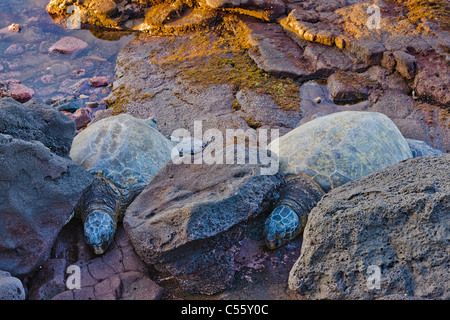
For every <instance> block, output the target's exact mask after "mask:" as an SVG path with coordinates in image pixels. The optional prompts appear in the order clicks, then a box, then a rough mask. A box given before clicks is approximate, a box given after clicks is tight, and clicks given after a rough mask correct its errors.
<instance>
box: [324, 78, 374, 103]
mask: <svg viewBox="0 0 450 320" xmlns="http://www.w3.org/2000/svg"><path fill="white" fill-rule="evenodd" d="M377 86H378V84H377V83H376V82H375V81H371V80H369V79H367V78H365V77H364V76H362V75H358V74H356V73H353V72H336V73H334V74H332V75H331V76H329V77H328V87H329V88H330V92H331V96H332V97H333V100H334V101H335V102H336V103H356V102H359V101H362V100H366V99H367V98H368V97H369V94H370V93H371V91H372V90H373V89H374V88H376V87H377Z"/></svg>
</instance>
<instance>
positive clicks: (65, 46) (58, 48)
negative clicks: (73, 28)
mask: <svg viewBox="0 0 450 320" xmlns="http://www.w3.org/2000/svg"><path fill="white" fill-rule="evenodd" d="M87 46H88V44H87V43H86V42H85V41H83V40H81V39H78V38H75V37H64V38H62V39H61V40H59V41H58V42H56V43H55V44H53V45H52V46H51V47H50V48H49V49H48V51H49V52H52V53H61V54H70V53H74V52H77V51H80V50H83V49H85V48H86V47H87Z"/></svg>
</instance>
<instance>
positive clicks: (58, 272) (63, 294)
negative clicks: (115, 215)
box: [28, 220, 164, 300]
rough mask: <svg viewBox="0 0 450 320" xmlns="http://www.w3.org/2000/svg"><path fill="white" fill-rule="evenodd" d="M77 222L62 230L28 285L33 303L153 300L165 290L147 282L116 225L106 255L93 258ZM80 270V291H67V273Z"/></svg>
mask: <svg viewBox="0 0 450 320" xmlns="http://www.w3.org/2000/svg"><path fill="white" fill-rule="evenodd" d="M82 233H83V230H82V225H81V224H80V223H79V221H78V220H74V221H72V222H70V223H69V224H68V225H67V226H65V227H64V228H63V230H62V231H61V233H60V235H59V236H58V239H57V241H56V243H55V246H54V247H53V250H52V256H51V259H49V260H48V261H47V262H46V263H45V264H44V265H43V266H42V268H41V269H40V270H39V271H38V272H37V274H36V275H35V276H34V277H33V278H32V279H31V281H30V284H29V296H28V299H32V300H50V299H53V300H155V299H160V298H161V297H162V295H163V292H164V290H163V289H162V288H161V287H160V286H158V285H157V284H156V283H155V282H153V281H152V280H150V278H149V274H148V270H147V267H146V266H145V264H144V263H143V262H142V261H141V260H140V258H139V257H138V256H137V255H136V253H135V252H134V250H133V247H132V246H131V244H130V242H129V241H128V237H127V235H126V233H125V231H124V229H123V228H122V226H119V228H118V230H117V232H116V235H115V238H114V240H113V243H112V244H111V247H110V249H109V251H108V252H107V253H105V254H104V255H102V256H100V257H99V256H94V255H93V254H92V253H91V252H90V251H89V249H88V248H87V246H86V245H85V243H84V241H83V239H82ZM70 265H75V266H78V267H80V271H81V273H80V285H81V288H80V289H73V290H69V289H68V288H67V287H66V280H67V277H68V276H69V274H70V273H66V270H67V268H68V267H69V266H70Z"/></svg>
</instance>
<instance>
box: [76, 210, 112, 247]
mask: <svg viewBox="0 0 450 320" xmlns="http://www.w3.org/2000/svg"><path fill="white" fill-rule="evenodd" d="M116 227H117V224H116V222H115V221H114V220H113V219H112V218H111V216H110V215H109V214H108V213H107V212H104V211H101V210H95V211H93V212H91V213H90V214H89V215H88V216H87V217H86V219H85V221H84V240H85V241H86V243H87V244H88V245H89V247H91V249H92V251H93V252H94V253H95V254H103V253H104V252H105V251H106V249H108V247H109V245H110V244H111V242H112V239H113V238H114V233H115V232H116Z"/></svg>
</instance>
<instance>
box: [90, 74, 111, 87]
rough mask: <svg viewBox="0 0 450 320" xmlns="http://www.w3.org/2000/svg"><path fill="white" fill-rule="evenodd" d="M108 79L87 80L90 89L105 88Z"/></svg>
mask: <svg viewBox="0 0 450 320" xmlns="http://www.w3.org/2000/svg"><path fill="white" fill-rule="evenodd" d="M108 83H109V81H108V77H93V78H91V80H89V84H90V85H91V87H95V88H96V87H106V86H107V85H108Z"/></svg>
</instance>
